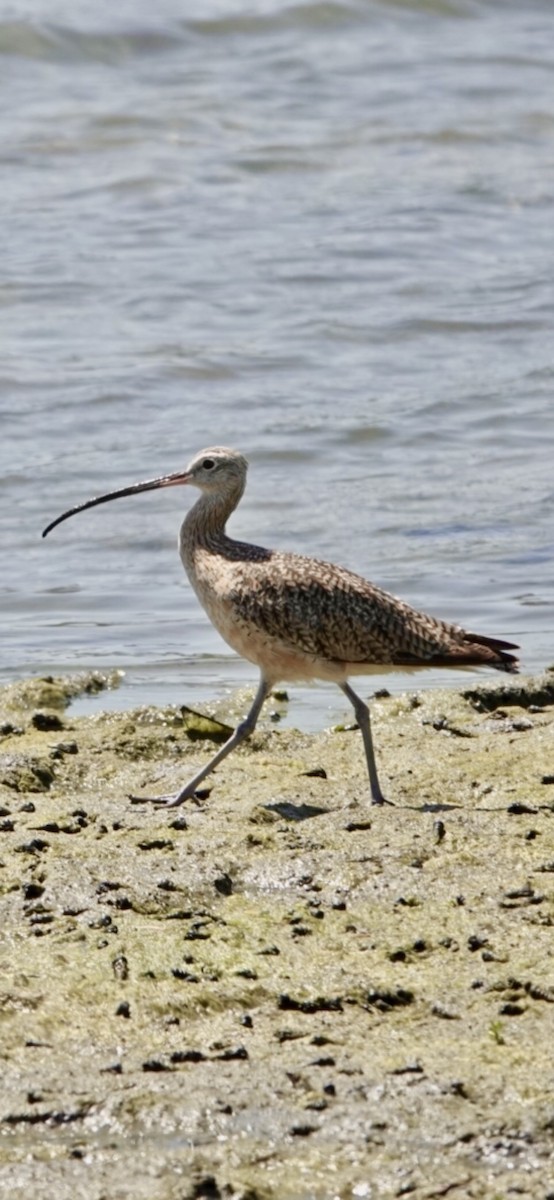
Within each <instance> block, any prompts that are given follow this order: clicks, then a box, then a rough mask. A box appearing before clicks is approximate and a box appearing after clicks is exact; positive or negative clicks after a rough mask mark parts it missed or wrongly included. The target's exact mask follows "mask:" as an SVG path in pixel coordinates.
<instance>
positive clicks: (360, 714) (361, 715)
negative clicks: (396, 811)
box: [339, 683, 391, 804]
mask: <svg viewBox="0 0 554 1200" xmlns="http://www.w3.org/2000/svg"><path fill="white" fill-rule="evenodd" d="M339 687H340V688H341V690H342V691H343V692H344V694H345V696H347V697H348V699H349V700H350V703H351V704H352V706H353V708H354V712H355V714H356V720H357V722H358V725H359V726H360V730H361V734H362V737H363V739H364V750H365V756H366V761H367V770H368V774H369V785H370V787H371V803H372V804H390V803H391V801H390V800H385V797H384V796H383V793H382V791H381V785H380V783H379V776H378V775H377V767H376V765H375V754H374V753H373V741H372V737H371V725H370V723H369V708H368V707H367V704H364V701H363V700H362V699H361V698H360V696H358V695H357V694H356V692H355V691H354V690H353V688H351V687H350V684H348V683H340V684H339Z"/></svg>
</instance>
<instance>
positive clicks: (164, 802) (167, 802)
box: [129, 791, 195, 808]
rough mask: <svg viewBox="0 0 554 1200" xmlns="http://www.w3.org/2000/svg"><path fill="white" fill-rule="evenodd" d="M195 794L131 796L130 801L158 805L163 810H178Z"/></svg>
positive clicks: (176, 793) (175, 793)
mask: <svg viewBox="0 0 554 1200" xmlns="http://www.w3.org/2000/svg"><path fill="white" fill-rule="evenodd" d="M194 795H195V793H194V792H188V791H185V792H169V793H168V794H167V795H163V796H129V800H130V801H131V802H132V803H133V804H158V805H160V807H161V808H177V807H178V805H179V804H183V803H184V801H185V800H188V799H189V798H190V797H191V796H194Z"/></svg>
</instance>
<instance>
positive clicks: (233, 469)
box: [42, 446, 248, 537]
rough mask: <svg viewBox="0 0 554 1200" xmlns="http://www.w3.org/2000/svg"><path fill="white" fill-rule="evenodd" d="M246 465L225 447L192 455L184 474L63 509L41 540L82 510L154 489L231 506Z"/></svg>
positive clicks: (238, 494)
mask: <svg viewBox="0 0 554 1200" xmlns="http://www.w3.org/2000/svg"><path fill="white" fill-rule="evenodd" d="M247 470H248V463H247V461H246V459H245V458H244V457H243V455H242V454H239V452H238V450H229V449H227V447H225V446H212V447H210V448H209V449H208V450H201V451H200V453H199V454H196V455H195V456H194V458H193V459H192V461H191V462H190V463H189V465H188V467H186V468H185V470H184V471H174V472H173V474H172V475H160V476H159V478H158V479H146V480H145V481H144V482H143V483H132V484H131V485H130V486H129V487H124V488H119V489H118V491H116V492H106V493H105V495H103V496H93V498H92V500H85V502H84V504H76V505H75V507H74V508H69V509H67V511H66V512H64V513H62V514H61V516H59V517H56V519H55V521H51V522H50V524H49V525H47V526H46V529H45V530H43V534H42V536H43V537H46V535H47V533H50V530H51V529H54V527H55V526H56V525H59V524H60V523H61V522H62V521H66V520H67V518H68V517H74V516H75V514H76V513H79V512H83V510H84V509H85V508H94V507H95V505H97V504H106V503H107V501H108V500H119V499H121V498H122V497H123V496H136V495H137V493H138V492H151V491H154V490H155V489H156V488H166V487H179V486H180V485H181V484H188V483H191V484H193V486H194V487H198V488H201V490H202V491H203V492H207V493H208V494H211V495H212V496H214V497H217V496H220V497H222V498H230V499H231V502H232V503H235V504H236V503H238V501H239V500H240V497H241V495H242V492H243V490H244V484H245V482H246V472H247Z"/></svg>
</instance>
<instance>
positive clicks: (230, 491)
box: [45, 446, 517, 805]
mask: <svg viewBox="0 0 554 1200" xmlns="http://www.w3.org/2000/svg"><path fill="white" fill-rule="evenodd" d="M246 473H247V462H246V459H245V458H243V456H242V455H241V454H239V453H238V451H236V450H229V449H227V448H226V447H221V446H218V447H213V448H211V449H208V450H202V451H201V452H200V454H198V455H196V457H195V458H194V459H193V460H192V462H191V463H190V465H189V467H187V469H186V471H184V472H183V471H182V472H176V473H175V474H173V475H167V476H163V477H162V478H161V479H156V480H149V481H147V482H146V483H142V484H134V485H132V486H131V487H130V488H123V489H121V491H118V492H112V493H109V494H108V495H106V496H99V497H96V498H95V499H93V500H89V501H87V502H86V503H85V504H82V505H78V506H77V507H76V508H75V509H71V510H70V511H69V512H67V513H64V514H63V515H62V516H61V517H59V518H58V519H57V520H56V521H54V522H52V524H51V525H49V526H48V529H46V530H45V533H48V532H49V530H50V529H52V528H53V527H54V525H56V524H58V523H59V521H61V520H64V519H65V517H67V516H71V515H72V514H73V513H75V512H79V511H81V510H82V509H84V508H88V507H91V506H92V505H95V504H101V503H104V502H105V501H106V500H112V499H116V498H117V497H119V496H126V495H131V494H134V493H136V492H140V491H147V490H150V489H153V488H157V487H171V486H176V485H178V484H193V485H195V486H196V487H198V488H200V490H201V496H200V498H199V499H198V501H197V502H196V504H195V505H194V507H193V508H192V509H191V510H190V512H189V513H188V514H187V516H186V517H185V520H184V522H183V524H182V527H181V532H180V538H179V547H180V553H181V558H182V561H183V565H184V567H185V570H186V572H187V575H188V577H189V579H190V582H191V584H192V586H193V588H194V589H195V591H196V594H197V596H198V598H199V600H200V602H201V604H202V605H203V606H204V608H205V609H206V611H207V613H208V616H209V617H210V620H211V621H212V623H213V624H214V625H215V627H216V629H217V630H218V631H219V633H220V634H221V635H222V637H223V638H224V639H225V641H227V642H228V643H229V645H230V646H232V647H233V649H235V650H236V651H237V652H238V653H239V654H241V655H243V656H244V657H245V658H247V659H249V660H250V661H251V662H253V663H255V664H256V665H257V666H258V667H259V669H260V673H261V678H260V684H259V687H258V691H257V693H256V697H255V699H254V703H253V705H252V708H251V709H250V712H249V713H248V716H247V717H246V719H245V720H244V721H243V722H242V723H241V724H240V725H239V726H238V727H237V729H236V730H235V732H234V733H233V735H232V737H231V738H230V739H229V741H228V742H226V743H225V745H224V746H222V748H221V749H220V750H219V751H218V753H217V754H216V755H214V757H213V758H212V759H211V760H210V762H209V763H208V764H207V765H206V766H205V767H204V768H202V770H201V771H199V772H198V773H197V774H196V775H195V776H194V778H193V779H191V780H190V781H189V782H188V784H186V786H185V787H184V788H182V790H181V791H180V792H178V793H177V794H176V795H171V796H166V797H159V798H158V799H159V800H160V801H161V802H163V803H166V804H168V805H176V804H181V803H182V802H183V800H185V799H187V797H190V796H191V795H193V794H194V791H195V790H196V788H197V787H198V786H199V784H200V783H201V782H202V780H203V779H205V778H206V776H207V775H208V774H209V773H210V772H211V771H212V770H213V769H214V767H215V766H217V764H218V763H219V762H221V761H222V759H223V758H225V757H226V755H227V754H229V753H230V751H231V750H233V749H234V747H235V746H236V745H238V743H239V742H240V741H242V739H243V738H244V737H246V736H247V735H248V734H249V733H251V732H252V730H253V729H254V727H255V724H256V721H257V718H258V716H259V713H260V710H261V708H262V705H263V703H264V700H265V699H266V698H267V696H268V694H269V692H270V690H271V688H272V687H273V686H274V685H275V683H277V682H278V681H280V680H298V679H329V680H333V681H334V682H335V683H337V684H338V685H339V687H341V688H342V690H343V692H344V693H345V695H346V696H347V697H348V699H349V700H350V702H351V703H352V704H353V706H354V710H355V713H356V717H357V719H358V723H359V725H360V729H361V732H362V737H363V741H364V748H365V752H366V759H367V766H368V773H369V779H370V785H371V794H372V800H373V803H374V804H383V803H385V800H384V797H383V794H382V792H381V787H380V784H379V780H378V776H377V769H376V766H375V758H374V754H373V745H372V738H371V729H370V724H369V710H368V708H367V705H366V704H364V702H363V701H362V700H361V699H360V697H359V696H357V695H356V693H355V692H354V691H353V689H352V688H351V687H350V685H349V684H348V678H349V677H350V676H351V675H364V674H368V673H371V672H374V671H379V670H383V668H392V667H399V668H404V669H410V670H414V669H417V668H422V667H430V666H437V667H446V666H451V667H456V666H458V667H471V666H475V667H479V666H491V667H495V668H497V669H499V670H503V671H516V670H517V660H516V658H515V657H514V655H513V654H512V653H511V651H512V650H515V649H517V647H516V646H514V645H513V644H512V643H511V642H503V641H499V640H497V639H495V638H488V637H484V636H482V635H479V634H472V633H468V632H467V631H466V630H464V629H462V628H461V627H460V626H458V625H451V624H448V623H447V622H445V621H439V620H437V619H435V618H434V617H430V616H428V615H427V614H426V613H422V612H418V611H417V610H416V609H414V608H411V607H410V605H408V604H405V603H404V602H403V601H402V600H398V599H396V597H395V596H391V595H390V594H389V593H388V592H385V591H383V590H382V589H381V588H378V587H376V586H375V585H374V584H372V583H369V582H368V581H367V580H366V579H363V578H362V577H361V576H360V575H356V574H354V573H353V572H352V571H348V570H347V569H346V568H345V567H339V566H335V565H334V564H333V563H328V562H322V561H320V560H319V559H315V558H308V557H305V556H304V555H300V554H289V553H284V552H282V551H278V550H266V549H264V548H263V547H261V546H253V545H250V544H248V543H245V542H238V541H235V540H234V539H232V538H230V537H228V536H227V534H226V532H225V525H226V522H227V519H228V518H229V516H230V514H231V513H232V512H233V511H234V509H235V508H236V506H237V504H238V503H239V501H240V498H241V496H242V493H243V491H244V486H245V482H246Z"/></svg>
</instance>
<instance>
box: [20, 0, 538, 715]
mask: <svg viewBox="0 0 554 1200" xmlns="http://www.w3.org/2000/svg"><path fill="white" fill-rule="evenodd" d="M46 17H47V19H46ZM553 32H554V21H553V17H552V10H551V6H550V4H548V3H539V2H538V0H533V2H531V3H529V4H527V5H525V6H519V5H515V4H511V3H509V2H506V3H503V4H497V3H495V2H494V0H487V2H482V3H479V2H478V0H458V2H448V0H446V2H443V0H436V2H434V0H428V2H423V0H422V2H418V0H413V2H412V3H392V2H389V3H370V2H364V0H358V2H357V3H352V2H351V3H342V2H336V3H326V4H324V3H310V2H309V0H308V2H307V3H303V4H296V5H293V4H290V5H284V4H282V3H280V2H278V0H265V2H262V0H259V2H258V3H250V4H247V3H246V2H245V0H236V2H235V3H232V0H219V2H216V0H202V3H197V4H191V3H189V4H187V5H186V6H183V5H182V4H181V3H177V0H162V2H161V3H159V4H158V5H157V6H156V8H155V11H153V10H152V8H151V6H147V5H146V4H145V3H144V0H133V3H130V2H128V3H124V4H120V5H118V6H117V10H114V9H113V6H111V5H108V4H107V3H101V4H97V5H95V6H93V7H92V8H91V6H90V5H88V4H84V3H83V2H81V3H74V2H72V3H71V4H70V3H69V2H68V0H63V2H62V0H60V2H58V3H53V4H49V6H48V11H47V13H46V10H45V7H44V5H42V4H40V3H38V0H35V3H29V2H27V3H24V0H13V3H12V4H11V5H10V10H9V16H5V17H4V18H2V19H1V20H0V54H1V56H2V75H3V81H4V86H5V93H6V95H7V97H8V99H7V102H6V103H4V105H3V106H2V108H1V111H0V146H1V147H2V149H1V152H0V156H1V159H2V177H3V188H2V193H3V194H2V200H1V201H0V204H2V207H3V208H4V214H3V217H2V225H3V234H4V237H3V249H4V252H3V271H2V279H1V283H0V304H1V306H2V342H3V354H2V365H1V368H0V371H1V375H2V388H1V393H0V395H1V400H0V404H1V408H2V416H3V421H2V427H3V431H4V438H3V439H2V445H1V446H0V488H1V491H2V496H3V504H2V507H1V518H0V519H1V522H2V535H3V551H4V552H3V562H4V570H3V573H2V578H1V580H0V612H1V618H2V623H3V627H4V629H5V630H6V633H7V635H8V636H7V637H6V638H5V639H4V642H3V644H4V654H3V655H2V662H1V669H0V679H2V680H4V681H5V680H7V679H11V678H15V677H19V676H21V675H26V674H31V673H36V672H46V673H47V672H56V673H59V672H62V671H67V670H73V669H75V670H76V669H81V668H89V667H94V668H102V667H110V668H111V667H118V668H121V669H122V670H123V671H125V672H126V674H125V682H124V685H123V686H122V688H121V689H120V690H119V691H118V692H113V693H111V696H110V698H109V702H111V703H113V704H114V706H115V705H117V706H122V705H125V706H126V705H129V704H134V703H142V702H146V701H153V702H159V703H161V702H170V701H187V702H188V703H194V702H196V701H200V700H202V699H203V698H207V697H210V696H214V695H221V694H224V693H225V691H226V690H227V689H230V688H234V687H237V686H239V685H243V684H247V683H251V682H252V683H253V682H254V676H255V672H254V671H253V670H252V668H251V667H250V666H249V665H248V664H246V663H242V662H241V661H240V660H238V659H237V658H235V657H234V656H233V654H232V653H231V651H228V650H227V648H226V647H225V646H224V645H223V644H222V643H221V641H220V640H219V638H218V636H217V634H216V633H215V632H214V631H213V630H212V628H211V626H210V624H209V622H208V620H207V618H206V617H205V616H204V614H203V613H202V612H201V610H199V608H198V605H197V602H196V600H195V598H194V596H193V595H192V593H191V591H190V589H189V588H188V585H187V584H186V580H184V577H183V573H182V569H181V565H180V563H179V560H178V557H177V554H176V552H175V540H176V533H177V529H178V525H179V521H180V518H181V514H182V508H181V502H182V504H183V506H185V505H186V503H187V502H188V500H189V497H188V495H186V494H185V493H183V496H182V497H181V496H180V495H179V493H176V492H170V493H169V494H167V495H164V494H162V493H160V494H156V495H150V496H148V495H147V496H141V497H138V498H135V499H130V500H126V501H120V502H119V504H117V505H116V504H114V505H113V506H110V507H109V508H105V509H99V510H94V511H93V512H91V513H87V514H83V515H81V516H79V517H77V518H76V519H75V520H74V521H72V522H71V523H68V524H67V525H64V526H63V527H62V528H61V529H60V530H56V531H55V533H54V534H53V535H52V537H51V538H50V539H49V540H48V541H47V542H42V541H41V539H40V531H41V529H42V527H43V526H44V525H45V524H46V523H47V521H49V520H50V519H52V518H53V517H54V516H56V514H57V513H58V512H60V511H62V510H63V509H65V508H67V507H69V506H71V505H72V504H74V503H77V502H78V501H80V500H84V499H86V498H87V497H88V496H89V495H93V494H95V493H98V492H101V491H106V490H110V489H112V488H114V487H118V486H123V485H125V484H127V483H132V482H133V481H134V480H136V479H140V478H147V477H150V476H152V475H155V474H157V473H163V472H166V471H168V470H175V469H176V468H177V467H179V466H181V465H182V464H183V463H184V462H185V461H186V460H188V459H189V457H190V456H191V455H192V454H193V453H194V452H195V451H196V450H198V449H199V448H201V447H202V446H204V445H209V444H210V443H212V444H213V443H214V442H216V443H220V444H221V443H223V444H231V445H238V446H239V447H240V449H242V450H243V451H244V452H245V453H246V454H247V456H248V457H249V459H250V461H251V473H250V481H249V487H248V490H247V494H246V496H245V499H244V500H243V503H242V505H241V509H240V512H239V513H238V514H237V515H236V517H234V518H233V520H232V524H231V532H234V533H235V534H237V535H238V536H241V537H243V538H245V539H251V540H254V541H257V542H258V543H261V544H266V545H276V546H280V547H283V548H290V549H294V550H297V551H302V552H308V553H313V554H315V555H317V556H319V557H326V558H331V559H334V560H336V561H339V562H342V563H345V564H346V565H348V566H350V567H351V568H353V569H355V570H357V571H359V572H360V573H362V574H365V575H367V576H368V577H369V578H372V579H374V580H375V581H376V582H378V583H379V584H381V585H382V586H384V587H387V588H389V589H390V590H391V591H393V592H395V593H397V594H399V595H402V596H403V597H404V598H405V599H407V600H409V601H410V602H412V603H414V604H415V605H418V606H421V607H424V608H426V609H428V610H429V611H431V612H433V613H435V614H436V615H439V616H443V617H446V618H449V619H453V620H459V621H461V622H462V623H463V624H465V625H466V626H468V627H470V628H475V629H478V630H479V631H480V632H483V633H487V632H488V633H490V634H496V635H498V636H503V637H506V638H509V639H510V640H514V641H519V642H520V643H521V645H522V648H523V665H524V667H525V669H528V670H530V671H536V670H540V669H541V668H542V667H543V666H545V665H546V664H547V663H549V662H552V660H553V659H554V647H553V636H552V631H553V625H554V584H553V578H552V567H551V562H552V551H553V548H554V547H553V534H552V513H553V507H554V471H553V468H552V445H553V439H554V417H553V409H554V406H553V400H552V385H553V375H554V367H553V355H552V304H553V299H554V297H553V292H554V286H553V280H554V239H553V237H552V229H553V227H554V204H553V198H554V185H553V179H554V174H553V166H554V115H553V112H552V87H553V79H554V51H553V49H552V46H553V45H554V42H553V39H552V34H553ZM459 679H460V676H459V674H457V675H451V674H448V673H447V674H445V673H440V674H439V673H438V672H434V673H429V674H426V675H421V676H418V677H417V679H416V680H415V683H416V685H417V686H424V685H428V686H435V685H436V684H437V683H438V682H440V683H441V684H442V683H444V682H447V683H448V682H453V681H454V680H459ZM380 682H385V683H386V686H388V687H389V688H403V687H405V686H414V679H413V677H411V678H407V677H405V676H401V675H399V676H395V677H393V678H391V677H390V676H387V678H386V679H385V680H384V681H380V680H379V678H376V677H372V678H371V679H368V681H367V690H373V688H374V687H378V686H379V684H380ZM362 686H363V685H362ZM100 703H101V704H102V705H103V706H105V704H106V697H105V696H103V697H102V698H101V701H100V700H99V701H98V704H100ZM342 713H344V704H343V698H342V696H341V695H340V693H339V692H338V691H337V690H336V689H334V688H332V687H326V686H324V685H320V686H318V688H317V689H295V690H294V694H293V695H292V702H291V706H290V713H289V717H290V720H291V721H292V722H294V723H295V724H299V725H301V726H302V727H304V728H316V727H320V726H321V725H323V724H325V723H326V722H327V721H328V720H334V719H336V718H337V717H338V716H340V715H341V714H342Z"/></svg>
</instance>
